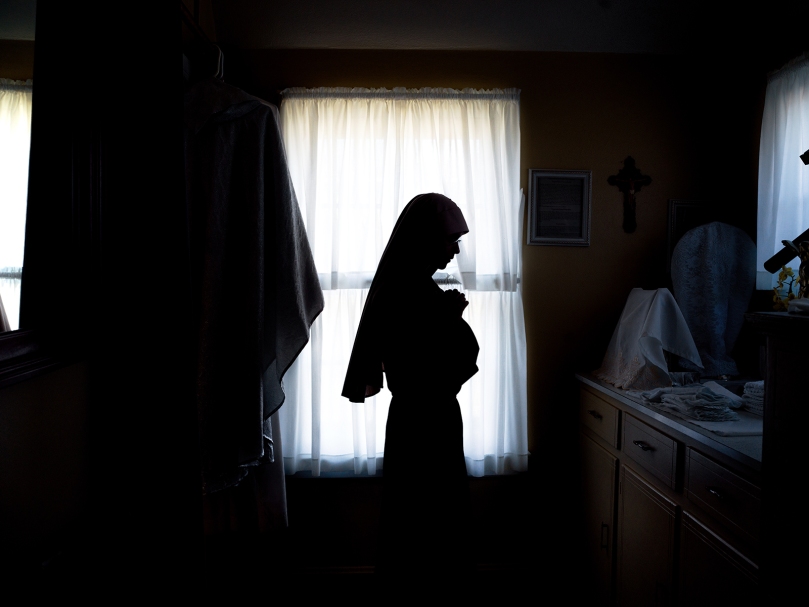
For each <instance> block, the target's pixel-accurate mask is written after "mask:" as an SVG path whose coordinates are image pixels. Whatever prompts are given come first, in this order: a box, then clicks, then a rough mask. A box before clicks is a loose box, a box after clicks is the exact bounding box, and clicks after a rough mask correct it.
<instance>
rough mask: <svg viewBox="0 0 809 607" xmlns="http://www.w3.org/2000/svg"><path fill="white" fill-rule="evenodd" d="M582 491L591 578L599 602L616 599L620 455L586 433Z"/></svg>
mask: <svg viewBox="0 0 809 607" xmlns="http://www.w3.org/2000/svg"><path fill="white" fill-rule="evenodd" d="M581 445H582V448H581V454H582V494H583V495H584V532H585V551H586V555H587V567H588V571H587V579H588V580H590V581H591V583H592V584H593V590H594V594H595V595H596V600H597V602H598V604H599V605H608V604H610V601H611V598H612V562H613V527H614V521H615V476H616V470H617V465H618V460H617V458H616V457H614V456H613V455H611V454H610V453H608V452H607V451H606V450H604V449H602V448H601V447H599V446H598V445H597V444H596V443H595V442H593V441H592V440H591V439H589V438H587V437H585V436H583V435H582V437H581Z"/></svg>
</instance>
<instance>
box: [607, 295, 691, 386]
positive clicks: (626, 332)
mask: <svg viewBox="0 0 809 607" xmlns="http://www.w3.org/2000/svg"><path fill="white" fill-rule="evenodd" d="M664 350H665V351H666V352H671V353H672V354H676V355H677V356H680V357H682V358H685V359H686V360H689V361H691V362H693V363H695V364H696V365H697V366H698V367H702V360H701V359H700V356H699V352H698V351H697V346H696V344H695V343H694V339H693V337H692V336H691V331H689V330H688V325H687V324H686V322H685V318H683V314H682V312H681V311H680V307H679V306H678V305H677V302H676V301H675V300H674V297H673V296H672V294H671V292H670V291H669V290H668V289H655V290H644V289H632V290H631V291H630V292H629V297H628V298H627V300H626V305H625V306H624V310H623V312H621V318H620V319H619V320H618V325H617V326H616V327H615V331H614V332H613V334H612V339H611V340H610V344H609V346H607V352H606V353H605V354H604V361H603V362H602V363H601V368H599V369H597V370H596V371H594V373H595V375H596V376H597V377H598V378H599V379H602V380H604V381H606V382H609V383H611V384H613V385H615V386H616V387H618V388H622V389H624V390H653V389H655V388H662V387H667V386H671V383H672V382H671V377H670V376H669V372H668V365H667V364H666V357H665V355H664V353H663V351H664Z"/></svg>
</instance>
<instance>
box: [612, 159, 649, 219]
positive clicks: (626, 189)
mask: <svg viewBox="0 0 809 607" xmlns="http://www.w3.org/2000/svg"><path fill="white" fill-rule="evenodd" d="M607 183H609V184H610V185H614V186H616V187H617V188H618V189H619V190H620V191H621V192H623V194H624V232H626V233H627V234H631V233H632V232H634V231H635V228H637V227H638V223H637V221H635V194H637V193H638V192H640V189H641V188H642V187H643V186H645V185H649V184H650V183H652V178H651V177H649V176H648V175H641V172H640V169H638V168H637V167H636V166H635V159H634V158H632V156H627V157H626V160H624V168H622V169H621V170H620V171H618V174H617V175H612V176H610V177H609V178H608V179H607Z"/></svg>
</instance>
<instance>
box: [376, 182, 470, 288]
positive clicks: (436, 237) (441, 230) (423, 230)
mask: <svg viewBox="0 0 809 607" xmlns="http://www.w3.org/2000/svg"><path fill="white" fill-rule="evenodd" d="M467 232H469V228H468V227H467V225H466V221H465V220H464V216H463V213H461V209H460V208H458V205H457V204H455V203H454V202H453V201H452V200H450V199H449V198H447V197H446V196H443V195H442V194H420V195H419V196H416V197H415V198H413V200H411V201H410V202H409V203H408V204H407V206H406V207H405V208H404V210H403V211H402V213H401V215H400V216H399V219H398V220H397V222H396V226H395V227H394V229H393V234H391V238H390V240H389V241H388V247H387V248H386V250H385V254H384V255H383V260H384V259H385V258H387V261H389V262H391V265H392V266H396V267H398V268H399V269H400V270H403V271H416V272H417V273H420V274H421V273H428V274H430V275H432V274H433V273H434V272H435V271H436V270H438V269H444V268H446V267H447V265H448V264H449V262H450V261H452V258H453V257H455V255H457V254H458V253H459V252H460V248H459V244H460V243H459V240H460V238H461V236H463V235H464V234H466V233H467ZM381 266H382V263H380V268H381Z"/></svg>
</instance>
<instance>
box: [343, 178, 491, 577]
mask: <svg viewBox="0 0 809 607" xmlns="http://www.w3.org/2000/svg"><path fill="white" fill-rule="evenodd" d="M468 231H469V228H468V227H467V225H466V221H465V220H464V217H463V214H462V213H461V210H460V209H459V208H458V206H457V205H456V204H455V203H454V202H453V201H452V200H450V199H449V198H447V197H446V196H442V195H440V194H422V195H419V196H416V197H415V198H414V199H413V200H411V201H410V202H409V203H408V205H407V206H406V207H405V208H404V210H403V211H402V213H401V215H400V216H399V219H398V220H397V222H396V225H395V226H394V228H393V233H392V234H391V237H390V240H389V241H388V245H387V247H386V248H385V252H384V253H383V255H382V259H381V260H380V262H379V266H378V268H377V271H376V275H375V276H374V280H373V282H372V284H371V289H370V291H369V293H368V298H367V300H366V303H365V308H364V310H363V313H362V319H361V321H360V326H359V329H358V331H357V336H356V339H355V341H354V348H353V350H352V352H351V360H350V361H349V365H348V371H347V373H346V379H345V383H344V385H343V396H345V397H346V398H348V399H349V400H350V401H351V402H363V401H364V400H365V398H366V397H370V396H373V395H375V394H377V393H378V392H379V391H380V389H381V388H382V385H383V382H382V374H383V371H384V374H385V376H386V377H387V381H388V388H389V389H390V391H391V393H392V394H393V398H392V400H391V404H390V410H389V413H388V421H387V426H386V436H385V460H384V464H383V476H384V479H385V480H384V490H383V501H382V513H381V521H380V537H379V551H378V556H377V571H378V572H380V573H384V574H386V575H394V576H395V575H398V574H407V573H408V572H413V573H417V574H421V573H424V572H427V573H430V572H431V573H433V574H435V575H441V576H444V575H446V574H459V573H464V572H468V571H469V570H470V568H471V564H472V562H471V556H470V551H469V549H468V546H469V541H468V534H469V529H468V518H469V485H468V479H467V473H466V462H465V460H464V453H463V420H462V418H461V411H460V408H459V406H458V401H457V399H456V395H457V394H458V392H459V391H460V389H461V386H462V384H463V383H464V382H466V381H467V380H468V379H469V378H470V377H472V375H474V374H475V373H476V372H477V370H478V368H477V365H476V364H475V362H476V360H477V355H478V344H477V341H476V339H475V336H474V334H473V333H472V330H471V329H470V327H469V325H468V324H466V322H465V321H464V320H463V319H462V318H461V313H462V312H463V310H464V308H465V307H466V306H467V305H468V304H467V301H466V298H465V297H464V296H463V295H462V294H461V293H459V292H458V291H455V290H452V291H442V290H441V288H440V287H439V286H438V285H437V284H436V283H435V282H434V281H433V279H432V275H433V273H434V272H435V271H436V270H437V269H439V268H441V269H443V268H446V266H447V264H448V263H449V262H450V260H451V259H452V257H453V256H454V255H455V254H456V253H458V252H459V245H458V239H459V238H460V237H461V236H462V235H463V234H466V233H467V232H468Z"/></svg>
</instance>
